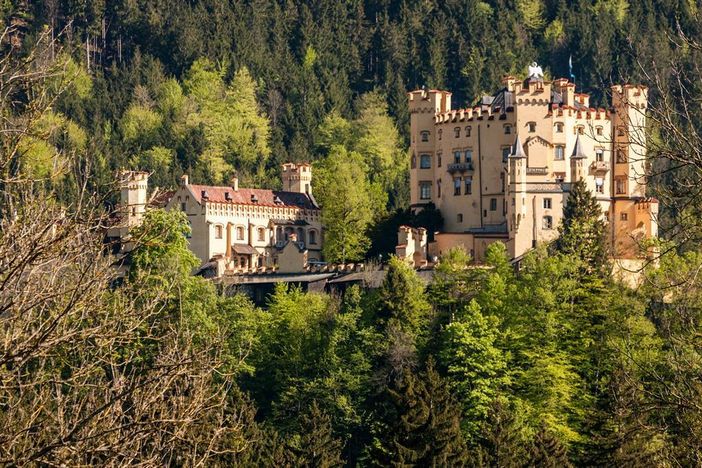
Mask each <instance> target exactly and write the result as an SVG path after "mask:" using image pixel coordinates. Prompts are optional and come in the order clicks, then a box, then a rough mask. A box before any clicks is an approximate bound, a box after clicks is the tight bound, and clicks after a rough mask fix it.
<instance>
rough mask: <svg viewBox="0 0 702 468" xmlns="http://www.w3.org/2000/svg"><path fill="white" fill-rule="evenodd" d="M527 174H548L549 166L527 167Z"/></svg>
mask: <svg viewBox="0 0 702 468" xmlns="http://www.w3.org/2000/svg"><path fill="white" fill-rule="evenodd" d="M526 173H527V175H546V174H548V167H527V169H526Z"/></svg>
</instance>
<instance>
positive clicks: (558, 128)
mask: <svg viewBox="0 0 702 468" xmlns="http://www.w3.org/2000/svg"><path fill="white" fill-rule="evenodd" d="M556 133H563V123H561V122H556Z"/></svg>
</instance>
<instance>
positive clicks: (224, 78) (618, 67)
mask: <svg viewBox="0 0 702 468" xmlns="http://www.w3.org/2000/svg"><path fill="white" fill-rule="evenodd" d="M700 6H701V5H699V3H698V2H695V1H692V0H677V1H676V0H644V1H640V2H633V1H627V0H587V1H577V2H576V1H568V0H494V1H473V0H463V1H458V0H448V1H442V2H439V1H434V0H423V1H408V0H403V1H399V0H398V1H392V0H382V1H375V2H371V1H359V0H350V1H345V2H332V1H324V0H318V1H308V0H277V1H275V0H274V1H271V0H249V1H240V0H226V1H219V0H188V1H181V0H168V1H166V0H151V1H145V0H115V1H110V2H107V1H104V0H92V1H89V0H43V1H37V2H29V1H27V0H5V1H3V2H0V22H2V25H0V26H1V29H2V31H3V32H2V34H1V35H0V112H1V116H2V118H1V120H0V122H1V124H0V132H2V139H1V141H0V428H2V429H1V430H0V465H27V464H28V465H66V466H74V465H88V464H96V465H106V466H122V465H126V464H142V465H144V466H163V465H174V466H194V465H204V466H324V467H331V466H500V467H503V466H505V467H521V466H549V467H555V466H574V465H577V466H632V467H634V466H664V467H668V466H670V467H672V466H698V465H700V464H702V442H700V438H699V434H700V432H702V381H701V380H700V379H701V377H700V376H701V375H702V342H700V336H699V325H700V320H701V319H702V315H701V312H700V311H702V280H701V279H700V278H699V270H700V266H701V265H702V251H700V241H701V240H702V217H701V216H702V195H701V194H700V190H699V187H701V186H702V185H701V182H702V181H701V177H700V175H702V132H700V129H699V128H698V126H697V122H699V121H700V117H701V116H700V113H701V112H702V109H701V108H700V106H699V102H700V100H701V99H702V82H701V81H700V76H702V70H701V69H700V68H701V64H702V31H701V30H700V24H701V23H700V14H701V13H700V11H699V8H700ZM532 61H537V62H538V63H539V64H541V65H542V66H543V67H544V70H545V72H546V77H547V78H555V77H561V76H563V77H567V78H570V79H571V80H574V81H575V82H576V84H577V86H578V89H580V90H582V91H584V92H589V93H591V95H592V96H593V97H592V100H591V102H593V103H595V104H597V105H601V106H603V107H608V102H609V101H608V99H609V98H608V93H609V91H608V90H609V86H610V85H611V84H614V83H627V82H631V83H643V84H645V85H647V86H649V89H650V93H649V101H650V103H649V106H650V107H649V111H648V112H649V116H648V117H649V119H648V120H649V122H650V125H649V127H650V128H648V129H647V133H648V139H649V140H648V141H649V143H648V148H647V150H648V157H649V158H650V161H649V168H650V169H651V172H652V175H651V179H650V184H649V189H650V194H649V195H651V196H656V197H657V198H658V199H659V200H660V202H661V209H662V215H661V220H660V222H661V233H662V237H661V239H660V240H658V241H656V243H655V245H650V246H648V247H649V248H650V249H651V250H652V251H655V252H656V253H657V254H656V256H655V258H652V259H651V262H650V263H649V264H648V265H647V266H646V268H645V270H644V271H642V272H640V273H641V275H642V277H643V281H642V284H641V285H640V286H639V287H638V288H635V289H632V288H630V287H628V286H625V285H623V284H620V283H619V282H618V281H617V279H616V278H615V277H614V276H613V275H612V271H611V267H610V265H609V263H608V262H607V261H606V257H607V252H606V246H605V245H606V243H605V242H604V233H605V230H606V226H605V225H604V223H603V222H602V221H601V216H600V213H599V208H598V205H597V204H596V203H595V201H594V199H593V198H592V196H591V195H590V194H589V192H587V190H585V188H584V186H583V185H582V184H575V185H574V188H573V191H574V192H573V193H574V195H575V196H574V197H573V200H575V201H574V202H573V203H569V204H568V205H567V206H566V211H565V213H564V215H565V218H564V222H563V224H562V226H561V227H560V238H559V240H558V241H557V242H555V243H553V244H551V245H549V246H539V247H537V248H536V249H534V250H533V251H532V252H530V253H529V254H528V255H527V256H526V257H525V258H524V259H523V261H522V263H521V265H520V268H519V269H518V270H516V269H515V268H514V266H513V265H511V264H510V263H509V261H508V259H507V256H506V250H505V247H504V246H503V245H502V244H499V243H497V244H493V245H491V246H490V249H489V251H488V253H487V259H486V264H485V265H479V266H478V265H475V264H474V263H473V261H472V260H471V259H470V258H469V256H468V255H467V254H466V252H464V251H461V250H453V251H451V252H449V253H447V254H446V255H445V256H444V257H443V258H442V259H441V262H440V263H439V265H438V266H437V267H436V269H435V271H434V274H433V278H432V279H431V280H430V281H429V282H428V283H427V282H426V281H425V279H424V278H423V277H420V276H419V275H418V273H417V272H415V271H414V270H413V269H412V268H410V267H409V266H408V265H406V264H404V263H403V262H401V261H399V260H398V259H396V258H393V257H392V256H390V255H389V253H390V252H392V251H393V247H394V245H395V237H394V236H395V235H396V232H397V227H398V226H399V225H400V224H414V225H422V226H425V227H428V228H429V229H430V230H433V229H435V228H437V229H438V228H439V227H440V226H441V222H442V221H441V214H440V213H439V212H438V211H437V210H425V211H423V212H422V213H420V214H419V215H414V214H411V213H410V212H409V210H408V206H407V205H408V202H409V195H408V161H409V155H408V150H407V148H408V113H407V97H406V92H407V91H409V90H412V89H416V88H421V87H422V86H425V87H428V88H442V89H448V90H450V91H452V92H453V93H454V94H453V98H454V102H456V103H458V105H460V106H469V105H472V104H474V103H475V102H477V101H478V100H479V99H480V98H481V96H482V95H483V94H492V93H494V92H495V91H496V90H498V89H499V88H500V86H501V84H500V82H501V78H502V76H504V75H506V74H513V75H517V76H524V75H525V72H526V67H527V65H528V64H529V63H530V62H532ZM286 161H294V162H302V161H309V162H312V164H313V168H314V173H313V174H314V176H313V177H314V179H313V190H314V193H315V196H316V197H317V200H318V201H319V202H320V204H321V205H322V207H323V208H322V219H323V222H324V224H325V229H326V233H327V236H328V239H329V240H330V241H329V242H325V256H326V258H327V259H328V260H330V261H341V262H347V261H364V260H366V261H367V260H368V259H374V260H375V259H377V258H378V256H380V258H381V259H383V260H384V262H385V265H384V266H383V268H384V273H385V277H384V278H385V279H384V281H383V283H382V285H381V286H380V287H379V288H376V289H371V288H361V287H351V288H349V289H347V290H346V291H344V292H343V294H327V293H308V292H304V291H302V290H300V289H297V288H294V287H291V286H284V285H281V286H279V287H278V288H277V289H276V290H275V292H274V293H273V294H272V295H271V296H270V297H269V298H268V300H267V302H266V303H265V305H263V306H258V305H255V304H254V303H252V302H251V301H250V300H249V299H248V298H247V297H245V296H241V295H234V296H231V295H226V294H223V293H222V291H221V290H219V289H218V288H217V287H216V286H215V285H214V284H213V283H212V282H209V281H207V280H204V279H202V278H199V277H194V276H192V275H191V272H192V270H193V268H194V267H196V266H197V263H198V260H197V259H196V258H195V257H194V256H193V254H192V253H191V252H190V251H189V250H188V248H187V240H186V236H187V235H188V230H189V227H188V223H187V220H186V219H185V217H184V216H183V214H182V213H179V212H165V211H162V210H152V211H149V212H148V214H147V216H146V218H145V220H144V223H143V225H141V226H139V227H138V228H136V229H135V230H134V232H133V233H132V235H133V238H134V239H137V240H138V241H137V242H136V243H135V249H134V251H133V254H132V256H131V268H130V270H129V272H128V274H127V275H126V277H124V278H118V276H117V270H116V269H115V268H114V265H113V262H114V258H112V257H111V256H110V255H109V254H107V253H106V251H107V250H108V249H106V248H105V245H104V243H103V242H104V236H103V234H104V228H105V226H106V224H107V223H108V220H109V216H110V214H111V211H112V209H113V208H114V206H115V203H116V202H117V201H118V200H117V193H116V190H115V189H116V187H115V180H114V174H115V172H116V171H117V170H118V169H125V168H126V169H140V170H146V171H149V172H150V173H151V177H150V184H151V186H152V187H151V188H152V189H153V188H155V187H161V188H169V187H173V186H174V185H175V184H176V182H177V181H178V180H179V178H180V176H181V175H183V174H189V175H190V178H191V180H193V181H197V182H198V183H203V184H204V183H207V184H224V183H227V181H228V180H229V179H230V177H232V176H233V175H234V174H235V173H236V174H238V176H239V177H240V180H241V184H242V186H252V187H267V188H278V187H279V186H280V165H281V164H282V163H283V162H286ZM334 239H344V241H343V247H344V248H340V243H339V242H338V241H334Z"/></svg>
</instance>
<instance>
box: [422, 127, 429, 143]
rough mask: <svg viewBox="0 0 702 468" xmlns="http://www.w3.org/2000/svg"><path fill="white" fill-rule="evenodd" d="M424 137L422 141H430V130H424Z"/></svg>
mask: <svg viewBox="0 0 702 468" xmlns="http://www.w3.org/2000/svg"><path fill="white" fill-rule="evenodd" d="M421 136H422V141H424V142H427V141H429V131H428V130H423V131H422V133H421Z"/></svg>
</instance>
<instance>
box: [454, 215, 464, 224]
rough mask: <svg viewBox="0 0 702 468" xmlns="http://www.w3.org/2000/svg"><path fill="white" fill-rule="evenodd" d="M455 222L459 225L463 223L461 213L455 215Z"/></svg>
mask: <svg viewBox="0 0 702 468" xmlns="http://www.w3.org/2000/svg"><path fill="white" fill-rule="evenodd" d="M456 221H458V222H459V223H462V222H463V213H458V214H457V215H456Z"/></svg>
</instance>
